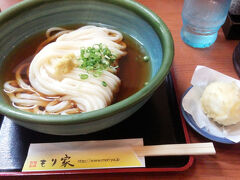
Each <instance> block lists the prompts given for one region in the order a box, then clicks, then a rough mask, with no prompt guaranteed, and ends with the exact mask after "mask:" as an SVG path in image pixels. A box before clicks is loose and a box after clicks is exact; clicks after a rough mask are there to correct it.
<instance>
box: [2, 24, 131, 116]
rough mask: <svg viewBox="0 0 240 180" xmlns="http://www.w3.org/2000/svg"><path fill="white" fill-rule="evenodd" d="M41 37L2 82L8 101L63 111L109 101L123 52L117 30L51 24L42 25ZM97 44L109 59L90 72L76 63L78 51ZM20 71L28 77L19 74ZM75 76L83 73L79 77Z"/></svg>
mask: <svg viewBox="0 0 240 180" xmlns="http://www.w3.org/2000/svg"><path fill="white" fill-rule="evenodd" d="M46 37H47V39H46V40H45V41H44V42H43V43H42V44H40V46H39V48H38V49H37V50H36V55H35V56H34V58H33V60H32V62H31V63H30V65H29V64H23V65H21V66H20V67H19V68H18V69H17V71H16V80H11V81H7V82H5V84H4V91H5V92H6V93H7V94H8V96H9V98H10V100H11V102H12V104H13V105H14V106H15V107H16V108H19V109H21V110H25V111H28V112H34V113H37V114H63V115H65V114H73V113H80V112H89V111H93V110H98V109H101V108H104V107H106V106H108V105H110V104H111V103H112V102H113V100H114V97H115V95H116V93H117V92H118V90H119V87H120V84H121V80H120V79H119V78H118V77H117V75H116V73H117V67H118V60H119V59H120V58H121V57H122V56H125V55H126V50H125V49H126V44H125V43H124V42H123V36H122V34H121V33H120V32H118V31H116V30H112V29H108V28H104V27H96V26H84V27H81V28H79V29H77V30H73V31H71V30H66V29H63V28H58V27H56V28H51V29H49V30H47V31H46ZM96 45H98V46H96ZM100 45H101V46H104V47H107V48H108V49H109V50H110V52H111V53H112V54H113V56H114V57H115V61H114V62H113V64H112V65H111V66H109V68H107V69H104V70H102V72H101V74H100V75H99V74H98V76H95V74H94V73H91V71H89V70H87V69H84V68H80V66H81V51H80V50H81V49H84V48H85V49H87V48H89V47H95V48H96V49H98V48H100ZM84 56H86V54H85V55H84ZM103 58H109V57H103ZM79 59H80V64H79V61H78V60H79ZM24 71H27V74H28V77H23V76H22V74H23V73H22V72H24ZM80 75H85V76H83V77H85V78H81V76H80ZM86 76H87V78H86Z"/></svg>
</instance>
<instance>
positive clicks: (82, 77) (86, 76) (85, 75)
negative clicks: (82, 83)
mask: <svg viewBox="0 0 240 180" xmlns="http://www.w3.org/2000/svg"><path fill="white" fill-rule="evenodd" d="M80 78H81V79H83V80H84V79H87V78H88V75H87V74H81V75H80Z"/></svg>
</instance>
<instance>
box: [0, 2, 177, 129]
mask: <svg viewBox="0 0 240 180" xmlns="http://www.w3.org/2000/svg"><path fill="white" fill-rule="evenodd" d="M53 1H57V0H45V1H42V0H25V1H22V2H20V3H18V4H15V5H14V6H12V7H10V8H9V9H7V10H5V11H3V12H2V13H1V14H0V24H2V23H4V22H6V21H8V20H9V19H11V18H12V17H14V16H16V15H17V14H18V13H21V12H22V11H23V10H26V9H27V8H29V7H32V6H35V5H37V4H39V3H48V2H53ZM79 1H81V0H79ZM93 1H101V2H106V3H111V4H115V5H118V6H121V7H123V8H126V9H128V10H131V11H133V12H134V13H136V14H137V15H138V16H140V17H141V18H143V19H144V20H145V21H146V22H147V23H149V25H150V26H151V27H152V28H153V30H154V31H155V32H156V34H157V36H158V38H159V39H160V41H161V45H162V51H163V57H162V64H161V67H160V69H159V70H158V72H157V73H156V75H155V76H154V77H153V78H152V79H151V81H150V82H149V83H148V84H147V85H146V86H145V87H143V88H142V89H140V90H139V91H138V92H136V93H135V94H133V95H131V96H130V97H128V98H126V99H124V100H122V101H120V102H117V103H115V104H112V105H110V106H108V107H105V108H103V109H99V110H95V111H91V112H86V113H80V114H73V115H64V116H63V115H38V114H33V113H28V112H24V111H21V110H18V109H16V108H14V107H11V106H9V105H5V104H2V102H0V113H2V114H3V115H6V116H7V117H9V118H11V119H13V120H16V119H17V120H18V121H21V122H28V123H34V124H58V125H64V124H80V123H88V122H90V121H96V120H99V119H103V118H107V117H109V116H111V115H113V114H116V113H120V112H123V111H125V110H127V109H129V108H130V107H132V106H134V105H136V104H137V103H139V102H141V101H143V99H144V98H145V97H146V96H150V95H151V94H152V93H153V92H154V91H155V90H156V89H157V88H158V86H159V85H160V84H161V83H162V82H163V81H164V79H165V77H166V75H167V74H168V72H169V70H170V67H171V65H172V61H173V56H174V44H173V39H172V35H171V33H170V31H169V30H168V28H167V26H166V25H165V23H164V22H163V21H162V20H161V19H160V17H158V15H157V14H155V13H154V12H153V11H151V10H150V9H148V8H147V7H145V6H143V5H141V4H140V3H138V2H135V1H133V0H114V1H112V0H93ZM60 116H61V121H59V119H60V118H59V117H60Z"/></svg>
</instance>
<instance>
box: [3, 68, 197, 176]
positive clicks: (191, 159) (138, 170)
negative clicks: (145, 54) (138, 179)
mask: <svg viewBox="0 0 240 180" xmlns="http://www.w3.org/2000/svg"><path fill="white" fill-rule="evenodd" d="M167 79H168V81H169V82H170V83H169V85H170V87H171V88H170V90H171V91H169V94H171V96H170V97H171V99H172V100H173V101H174V102H176V108H178V112H179V115H180V120H181V124H182V127H183V132H184V136H185V139H186V143H190V138H189V135H188V131H187V126H186V123H185V121H184V118H183V115H182V113H181V111H180V110H179V107H180V106H179V102H178V101H177V98H176V94H175V89H174V85H175V79H174V72H173V70H171V72H170V73H169V75H168V76H167ZM0 116H1V115H0ZM193 162H194V157H193V156H189V160H188V162H187V163H186V164H185V165H184V166H181V167H169V168H168V167H166V168H165V167H164V168H161V167H159V168H158V167H157V168H112V169H91V170H71V171H69V170H68V171H43V172H0V177H1V176H33V175H60V174H68V175H70V174H104V173H141V172H145V173H147V172H181V171H186V170H187V169H189V168H190V167H191V166H192V164H193Z"/></svg>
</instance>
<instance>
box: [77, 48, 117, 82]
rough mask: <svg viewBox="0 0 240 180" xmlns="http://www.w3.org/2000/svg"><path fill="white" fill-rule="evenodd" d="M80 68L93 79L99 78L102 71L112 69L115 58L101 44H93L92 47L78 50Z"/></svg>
mask: <svg viewBox="0 0 240 180" xmlns="http://www.w3.org/2000/svg"><path fill="white" fill-rule="evenodd" d="M78 60H79V61H80V66H79V67H80V68H81V69H85V70H87V72H88V73H91V74H93V76H94V77H99V76H100V75H101V74H102V72H103V71H104V70H107V69H109V68H110V69H111V68H113V65H114V62H115V60H116V56H115V55H113V54H112V52H111V51H110V50H109V48H108V47H107V46H105V45H103V44H95V45H93V46H92V47H88V48H82V49H81V50H80V57H79V59H78Z"/></svg>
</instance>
